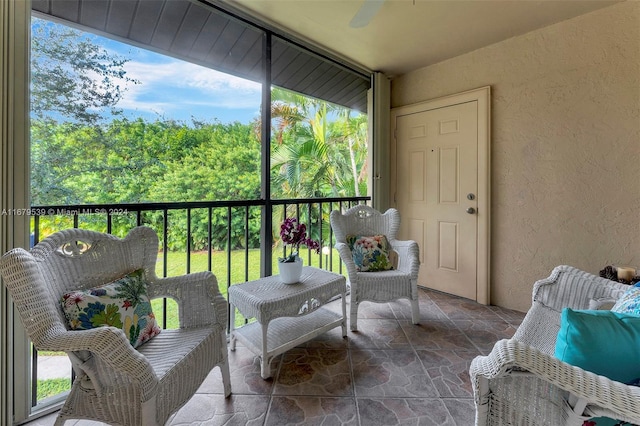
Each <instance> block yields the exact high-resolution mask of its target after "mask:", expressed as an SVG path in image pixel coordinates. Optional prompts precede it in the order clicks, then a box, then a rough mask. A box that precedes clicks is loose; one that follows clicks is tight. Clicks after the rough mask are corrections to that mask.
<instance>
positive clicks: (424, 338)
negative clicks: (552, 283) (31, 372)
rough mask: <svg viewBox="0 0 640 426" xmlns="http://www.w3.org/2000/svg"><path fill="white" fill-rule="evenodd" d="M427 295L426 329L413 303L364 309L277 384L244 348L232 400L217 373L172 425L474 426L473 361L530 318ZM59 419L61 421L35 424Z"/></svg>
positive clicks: (283, 370) (290, 362) (311, 348)
mask: <svg viewBox="0 0 640 426" xmlns="http://www.w3.org/2000/svg"><path fill="white" fill-rule="evenodd" d="M419 292H420V324H419V325H413V324H411V321H410V318H411V310H410V307H409V303H408V301H398V302H392V303H382V304H377V303H368V302H363V303H362V305H361V307H360V309H359V315H358V329H359V330H358V331H357V332H351V331H349V332H348V337H347V338H346V339H345V338H343V337H342V333H341V331H340V329H339V328H338V329H334V330H331V331H330V332H328V333H326V334H324V335H322V336H319V337H317V338H316V339H314V340H312V341H310V342H308V343H306V344H304V345H301V346H299V347H297V348H294V349H292V350H290V351H289V352H286V353H285V354H283V355H281V356H279V357H278V358H276V359H275V360H274V361H273V363H272V366H271V368H272V372H273V378H271V379H269V380H263V379H262V378H261V377H260V362H259V359H258V358H257V357H256V356H254V355H253V354H252V353H251V352H249V351H248V350H247V349H246V348H245V347H242V346H240V345H239V346H238V348H237V349H236V350H235V351H233V352H232V351H230V352H229V362H230V368H231V386H232V395H231V397H230V398H228V399H225V398H224V396H223V395H222V384H221V378H220V370H219V369H218V368H216V369H214V370H213V371H212V372H211V374H210V375H209V377H208V378H207V380H206V381H205V382H204V383H203V384H202V386H201V388H200V389H199V391H198V393H197V394H196V395H195V396H194V397H193V398H192V399H191V400H190V401H189V402H188V403H187V404H186V405H185V406H184V407H183V408H182V409H181V410H180V411H178V412H177V413H176V414H175V415H174V416H173V417H172V418H171V419H170V420H169V422H168V423H167V424H168V425H172V426H178V425H206V426H213V425H251V426H254V425H274V426H275V425H277V426H282V425H360V426H369V425H439V426H443V425H463V426H468V425H473V423H474V404H473V395H472V390H471V383H470V380H469V375H468V371H469V365H470V363H471V360H472V359H473V358H474V357H476V356H478V355H481V354H483V355H485V354H487V353H489V351H490V350H491V348H492V347H493V344H494V343H495V342H496V341H497V340H500V339H503V338H509V337H511V336H512V335H513V333H514V332H515V329H516V328H517V327H518V326H519V325H520V323H521V321H522V319H523V318H524V314H523V313H521V312H516V311H512V310H508V309H503V308H499V307H496V306H483V305H480V304H477V303H475V302H472V301H470V300H467V299H462V298H458V297H455V296H451V295H447V294H444V293H439V292H435V291H430V290H425V289H420V291H419ZM347 302H348V299H347ZM339 303H340V302H339V301H336V302H332V304H331V308H332V309H336V310H339V309H340V306H339ZM347 315H348V312H347ZM54 420H55V414H52V415H49V416H46V417H43V418H40V419H37V420H34V421H32V422H30V423H28V425H30V426H50V425H53V422H54ZM66 425H76V426H89V425H91V426H96V425H102V423H96V422H90V421H84V420H83V421H68V422H67V423H66Z"/></svg>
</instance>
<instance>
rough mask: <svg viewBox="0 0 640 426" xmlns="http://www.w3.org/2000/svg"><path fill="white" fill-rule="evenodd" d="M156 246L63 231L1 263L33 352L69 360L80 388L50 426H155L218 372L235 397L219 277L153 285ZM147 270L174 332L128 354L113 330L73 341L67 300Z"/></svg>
mask: <svg viewBox="0 0 640 426" xmlns="http://www.w3.org/2000/svg"><path fill="white" fill-rule="evenodd" d="M157 256H158V237H157V235H156V234H155V232H154V231H153V230H152V229H151V228H147V227H137V228H134V229H133V230H131V232H130V233H129V234H128V235H127V236H126V237H125V238H123V239H120V238H117V237H114V236H112V235H108V234H102V233H98V232H93V231H87V230H80V229H68V230H64V231H61V232H58V233H55V234H53V235H51V236H50V237H48V238H46V239H44V240H43V241H42V242H40V243H39V244H37V245H36V246H35V247H33V249H31V250H30V251H26V250H24V249H21V248H16V249H13V250H11V251H9V252H7V253H6V254H5V255H4V256H3V257H2V258H1V259H0V275H1V276H2V278H3V282H4V284H5V285H6V287H7V288H8V290H9V293H10V294H11V296H12V298H13V301H14V303H15V305H16V307H17V309H18V312H19V313H20V317H21V319H22V322H23V323H24V326H25V328H26V329H27V333H28V335H29V337H30V339H31V340H32V342H33V344H34V346H35V347H36V348H37V349H38V350H50V351H64V352H67V354H68V355H69V358H70V360H71V362H72V365H73V369H74V372H75V373H76V380H75V381H74V383H73V386H72V389H71V392H70V395H69V396H68V398H67V400H66V402H65V404H64V406H63V408H62V410H61V411H60V414H59V416H58V419H57V421H56V424H63V423H64V421H65V420H67V419H91V420H97V421H102V422H106V423H109V424H114V425H126V426H132V425H141V424H144V425H158V424H164V423H165V422H166V421H167V419H168V418H169V416H171V414H173V413H174V412H175V411H177V410H178V409H179V408H180V407H181V406H182V405H184V404H185V403H186V402H187V401H188V400H189V399H190V398H191V396H192V395H193V394H194V393H195V391H196V390H197V389H198V387H199V386H200V384H201V383H202V382H203V380H204V379H205V377H206V376H207V375H208V373H209V372H210V371H211V369H212V368H214V367H216V366H219V367H220V368H221V370H222V377H223V381H224V388H225V393H226V395H227V396H228V395H229V394H230V393H231V385H230V380H229V366H228V361H227V357H228V355H227V343H226V320H227V315H228V307H227V303H226V301H225V299H224V298H223V296H222V295H221V294H220V291H219V289H218V283H217V280H216V278H215V276H214V275H213V274H212V273H210V272H206V273H197V274H190V275H184V276H181V277H172V278H164V279H160V278H157V277H156V274H155V268H156V259H157ZM140 268H143V269H144V270H145V275H146V278H147V281H148V294H149V297H150V298H156V297H170V298H173V299H175V300H176V301H177V303H178V308H179V320H180V328H179V329H178V330H163V331H162V332H161V333H160V335H158V336H156V337H155V338H153V339H151V340H150V341H149V342H147V343H145V344H144V345H141V346H139V347H138V348H137V349H134V348H133V347H132V346H131V345H130V344H129V342H128V341H127V338H126V337H125V334H124V333H123V332H122V330H120V329H116V328H113V327H99V328H95V329H92V330H82V331H69V330H67V328H66V325H65V320H64V316H63V314H62V309H61V308H60V300H61V297H62V295H63V294H64V293H66V292H69V291H70V290H75V289H88V288H92V287H96V286H100V285H102V284H106V283H108V282H111V281H113V280H115V279H118V278H120V277H122V276H124V275H126V274H127V273H129V272H132V271H134V270H136V269H140Z"/></svg>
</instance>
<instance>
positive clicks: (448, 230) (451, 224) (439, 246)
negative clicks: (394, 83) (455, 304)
mask: <svg viewBox="0 0 640 426" xmlns="http://www.w3.org/2000/svg"><path fill="white" fill-rule="evenodd" d="M477 135H478V106H477V102H475V101H473V102H467V103H462V104H458V105H453V106H446V107H442V108H437V109H432V110H428V111H422V112H417V113H412V114H407V115H401V116H398V117H397V118H396V158H397V163H396V175H397V177H396V179H397V181H396V204H397V208H398V210H399V211H400V212H401V214H402V226H401V228H400V238H403V239H413V240H416V241H417V242H418V244H419V245H420V251H421V254H422V256H423V262H422V264H421V267H420V275H419V279H418V283H419V284H420V285H422V286H426V287H429V288H433V289H436V290H440V291H444V292H447V293H451V294H456V295H459V296H462V297H466V298H470V299H473V300H475V299H476V296H477V294H476V270H477V260H476V259H477V253H476V251H477V231H478V223H477V216H476V214H475V213H471V214H470V213H468V212H467V209H468V208H473V209H475V210H477V208H478V205H477V198H476V197H477V180H478V137H477ZM467 194H472V197H471V198H473V199H471V200H470V199H468V198H467ZM418 223H420V224H422V226H417V224H418Z"/></svg>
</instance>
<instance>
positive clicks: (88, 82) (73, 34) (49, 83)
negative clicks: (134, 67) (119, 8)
mask: <svg viewBox="0 0 640 426" xmlns="http://www.w3.org/2000/svg"><path fill="white" fill-rule="evenodd" d="M31 34H32V37H31V112H32V114H33V117H34V118H36V119H43V118H45V117H47V118H50V119H54V120H59V119H60V118H65V119H68V120H71V121H75V122H84V123H94V122H96V121H98V120H99V119H100V112H101V110H102V109H104V108H109V109H110V110H111V114H112V115H115V114H117V113H118V112H119V111H118V110H116V109H115V105H116V104H117V103H118V101H119V100H120V99H121V97H122V93H123V92H124V90H125V89H126V87H124V86H123V85H126V84H127V83H134V84H136V83H138V82H137V81H135V80H133V79H131V78H129V77H127V75H126V71H125V70H124V68H123V66H124V64H125V63H126V62H127V61H128V59H125V58H121V57H119V56H117V55H115V54H113V53H111V52H108V51H107V50H106V49H104V48H101V47H100V46H99V45H98V44H96V43H95V42H94V41H93V39H92V37H91V36H89V35H84V34H83V33H80V32H79V31H77V30H74V29H72V28H70V27H67V26H64V25H57V24H54V23H52V22H48V21H45V20H42V19H38V18H33V20H32V24H31Z"/></svg>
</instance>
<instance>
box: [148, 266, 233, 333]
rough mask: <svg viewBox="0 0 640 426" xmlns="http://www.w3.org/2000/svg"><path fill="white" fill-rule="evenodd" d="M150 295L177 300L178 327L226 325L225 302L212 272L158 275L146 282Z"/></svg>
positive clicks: (226, 307) (224, 327) (226, 311)
mask: <svg viewBox="0 0 640 426" xmlns="http://www.w3.org/2000/svg"><path fill="white" fill-rule="evenodd" d="M149 297H150V298H154V299H155V298H158V297H169V298H172V299H174V300H175V301H176V302H177V303H178V308H179V309H178V312H179V314H178V315H179V321H180V327H181V328H191V327H202V326H207V325H214V324H219V325H220V326H221V327H222V328H223V329H225V330H226V328H227V320H228V309H229V306H228V303H227V300H226V299H225V298H224V297H223V296H222V294H221V293H220V289H219V288H218V280H217V279H216V277H215V275H214V274H213V273H211V272H208V271H207V272H196V273H193V274H187V275H181V276H178V277H168V278H158V279H156V280H155V281H152V282H150V283H149Z"/></svg>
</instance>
